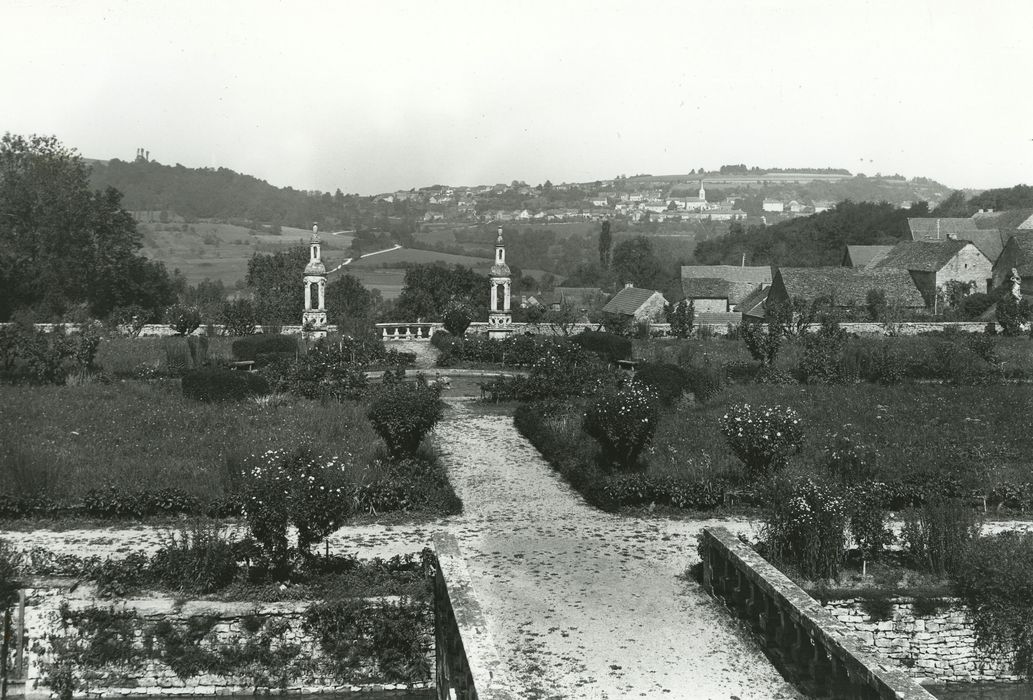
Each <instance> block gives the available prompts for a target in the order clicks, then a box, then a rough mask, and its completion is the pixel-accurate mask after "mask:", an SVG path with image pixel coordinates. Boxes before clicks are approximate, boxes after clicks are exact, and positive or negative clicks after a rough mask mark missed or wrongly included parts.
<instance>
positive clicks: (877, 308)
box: [864, 289, 889, 322]
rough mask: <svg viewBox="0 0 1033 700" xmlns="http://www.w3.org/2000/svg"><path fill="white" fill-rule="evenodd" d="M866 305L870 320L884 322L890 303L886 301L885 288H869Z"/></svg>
mask: <svg viewBox="0 0 1033 700" xmlns="http://www.w3.org/2000/svg"><path fill="white" fill-rule="evenodd" d="M864 306H865V309H866V310H867V312H868V320H870V321H876V322H882V321H885V320H886V311H887V310H888V309H889V305H888V304H887V303H886V291H885V290H883V289H869V290H868V293H867V294H866V295H865V299H864Z"/></svg>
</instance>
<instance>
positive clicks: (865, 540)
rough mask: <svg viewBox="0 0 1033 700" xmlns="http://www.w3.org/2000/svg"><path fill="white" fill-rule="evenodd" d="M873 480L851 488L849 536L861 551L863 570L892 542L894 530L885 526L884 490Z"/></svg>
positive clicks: (849, 493)
mask: <svg viewBox="0 0 1033 700" xmlns="http://www.w3.org/2000/svg"><path fill="white" fill-rule="evenodd" d="M881 487H882V484H879V483H877V482H873V481H866V482H861V483H855V484H854V486H853V487H852V488H850V489H849V491H848V495H849V508H848V510H849V513H850V536H851V537H852V538H853V540H854V544H855V545H857V549H858V550H859V551H860V552H861V557H862V573H863V572H864V568H865V566H866V565H867V563H868V561H869V560H871V559H874V558H876V557H878V556H879V554H881V553H882V550H883V549H884V548H885V547H886V546H887V545H889V544H892V543H893V541H894V539H895V537H894V535H893V531H892V530H890V529H889V528H888V527H887V526H886V509H885V507H884V505H883V504H884V502H885V493H884V489H883V488H881Z"/></svg>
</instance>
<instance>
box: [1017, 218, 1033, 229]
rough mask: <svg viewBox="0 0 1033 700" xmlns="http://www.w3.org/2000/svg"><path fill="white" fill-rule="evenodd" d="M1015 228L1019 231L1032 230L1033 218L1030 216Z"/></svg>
mask: <svg viewBox="0 0 1033 700" xmlns="http://www.w3.org/2000/svg"><path fill="white" fill-rule="evenodd" d="M1016 228H1018V229H1021V230H1023V231H1027V230H1029V229H1033V216H1030V217H1029V218H1028V219H1026V220H1025V221H1023V222H1022V223H1021V224H1019V225H1018V226H1017V227H1016Z"/></svg>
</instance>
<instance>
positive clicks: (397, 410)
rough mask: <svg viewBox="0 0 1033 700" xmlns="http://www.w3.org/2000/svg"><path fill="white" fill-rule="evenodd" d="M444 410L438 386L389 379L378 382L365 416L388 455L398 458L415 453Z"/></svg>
mask: <svg viewBox="0 0 1033 700" xmlns="http://www.w3.org/2000/svg"><path fill="white" fill-rule="evenodd" d="M443 410H444V405H443V404H442V402H441V399H440V398H438V390H437V389H434V388H432V387H429V386H427V385H426V384H425V383H423V382H416V383H413V384H406V383H402V382H392V383H390V384H384V385H382V386H381V388H380V390H379V391H378V392H377V394H376V397H375V398H374V399H373V405H372V406H370V409H369V413H367V417H368V418H369V421H370V423H372V424H373V429H374V430H376V431H377V434H378V435H380V437H382V438H383V439H384V442H385V443H386V444H387V449H388V451H389V452H390V453H391V456H392V457H394V458H396V459H400V458H402V457H404V456H406V455H411V454H415V453H416V449H417V448H418V447H419V446H420V442H422V441H423V438H424V437H425V436H426V435H427V433H429V432H430V430H431V428H433V427H434V424H435V423H437V422H438V421H439V420H441V414H442V412H443Z"/></svg>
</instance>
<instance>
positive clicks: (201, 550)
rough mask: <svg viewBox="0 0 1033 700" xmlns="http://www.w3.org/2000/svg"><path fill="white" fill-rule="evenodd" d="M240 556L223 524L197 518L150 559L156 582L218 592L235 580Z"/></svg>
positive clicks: (192, 590)
mask: <svg viewBox="0 0 1033 700" xmlns="http://www.w3.org/2000/svg"><path fill="white" fill-rule="evenodd" d="M236 572H237V559H236V555H235V552H234V547H233V542H232V541H231V540H229V539H228V538H226V537H225V536H224V534H223V531H222V529H221V528H220V526H219V525H217V524H214V523H205V522H203V521H197V522H195V523H194V524H193V525H192V526H191V527H186V526H184V527H181V528H180V531H179V537H177V536H176V534H175V533H171V534H170V535H169V536H168V538H167V539H166V540H165V542H163V544H162V547H161V549H159V550H158V551H157V552H156V553H155V554H154V556H153V557H151V560H150V562H149V563H148V574H149V577H150V578H151V580H152V582H154V583H157V584H160V585H162V586H164V587H167V588H169V589H171V590H176V591H182V592H184V593H192V594H201V595H205V594H208V593H214V592H215V591H218V590H220V589H222V588H225V587H226V586H228V585H229V584H230V583H232V582H233V577H234V576H235V575H236Z"/></svg>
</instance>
